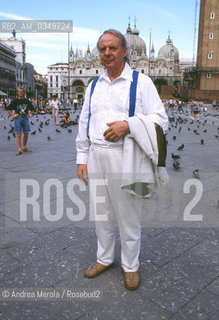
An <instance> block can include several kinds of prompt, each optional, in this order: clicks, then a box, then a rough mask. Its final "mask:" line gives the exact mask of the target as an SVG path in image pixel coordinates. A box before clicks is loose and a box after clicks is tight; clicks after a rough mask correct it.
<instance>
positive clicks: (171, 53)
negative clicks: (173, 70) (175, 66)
mask: <svg viewBox="0 0 219 320" xmlns="http://www.w3.org/2000/svg"><path fill="white" fill-rule="evenodd" d="M158 58H159V59H171V58H173V59H174V60H179V51H178V49H177V48H176V47H174V45H173V42H172V40H171V39H170V36H168V39H167V41H166V44H165V45H164V46H163V47H161V48H160V50H159V52H158Z"/></svg>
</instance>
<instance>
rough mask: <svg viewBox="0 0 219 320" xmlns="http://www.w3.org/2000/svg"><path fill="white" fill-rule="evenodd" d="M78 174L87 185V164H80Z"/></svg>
mask: <svg viewBox="0 0 219 320" xmlns="http://www.w3.org/2000/svg"><path fill="white" fill-rule="evenodd" d="M77 176H78V178H79V179H80V180H81V182H83V183H84V184H85V185H86V186H87V185H88V180H87V179H88V174H87V165H86V164H78V167H77Z"/></svg>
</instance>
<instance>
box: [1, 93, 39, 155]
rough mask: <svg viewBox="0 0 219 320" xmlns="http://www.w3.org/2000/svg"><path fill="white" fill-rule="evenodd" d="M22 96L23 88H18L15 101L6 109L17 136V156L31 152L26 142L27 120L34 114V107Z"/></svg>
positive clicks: (28, 129)
mask: <svg viewBox="0 0 219 320" xmlns="http://www.w3.org/2000/svg"><path fill="white" fill-rule="evenodd" d="M24 95H25V90H24V89H23V88H18V89H17V99H15V100H14V101H12V102H11V103H10V104H9V105H8V106H7V107H6V110H7V111H8V113H9V114H10V115H11V116H12V117H13V118H14V131H15V133H16V134H17V146H18V151H17V152H16V155H17V156H19V155H21V154H22V152H31V150H30V149H28V148H27V141H28V134H29V132H30V124H29V118H30V117H31V116H32V115H33V113H34V106H33V105H32V103H31V102H30V101H29V100H28V99H26V98H24ZM13 111H14V112H13ZM22 133H23V134H24V137H23V147H22V145H21V135H22Z"/></svg>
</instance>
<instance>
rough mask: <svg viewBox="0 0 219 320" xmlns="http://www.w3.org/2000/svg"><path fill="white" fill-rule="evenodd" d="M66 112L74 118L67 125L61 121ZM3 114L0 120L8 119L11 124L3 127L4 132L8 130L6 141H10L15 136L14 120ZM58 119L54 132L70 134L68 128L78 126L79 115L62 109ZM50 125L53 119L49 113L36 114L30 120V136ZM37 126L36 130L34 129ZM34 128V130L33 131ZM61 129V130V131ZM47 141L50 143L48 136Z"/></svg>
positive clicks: (65, 108) (69, 109) (67, 109)
mask: <svg viewBox="0 0 219 320" xmlns="http://www.w3.org/2000/svg"><path fill="white" fill-rule="evenodd" d="M66 112H68V113H70V114H71V117H74V120H70V121H69V122H68V123H65V122H64V121H63V116H64V115H65V114H66ZM4 113H5V114H1V118H3V119H7V118H8V119H9V120H10V122H11V123H9V127H8V126H6V125H4V127H3V128H4V130H8V135H7V140H11V138H15V137H16V134H15V132H14V124H13V121H14V119H12V118H11V116H10V115H7V113H6V111H5V112H4ZM59 118H60V125H59V127H58V128H56V132H58V133H60V132H61V131H62V129H67V131H68V132H69V133H71V132H72V129H71V128H70V126H75V125H77V124H78V119H79V113H78V112H77V110H76V109H74V110H71V108H69V107H63V108H62V109H61V110H60V111H59ZM50 124H52V125H53V126H54V124H53V119H52V113H51V111H48V112H47V113H46V114H44V115H43V114H36V115H35V116H34V117H33V118H32V120H30V125H31V129H32V128H33V127H34V130H32V131H31V132H30V134H31V135H33V136H34V135H36V134H37V133H42V132H43V129H44V128H45V127H47V126H49V125H50ZM36 126H37V128H36ZM35 128H36V129H35ZM61 128H62V129H61ZM47 140H48V141H50V140H52V139H51V137H50V136H49V135H47Z"/></svg>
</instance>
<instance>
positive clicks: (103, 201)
mask: <svg viewBox="0 0 219 320" xmlns="http://www.w3.org/2000/svg"><path fill="white" fill-rule="evenodd" d="M122 150H123V148H122V147H107V146H101V145H96V144H91V146H90V150H89V160H88V174H89V185H90V192H91V203H90V210H91V211H93V212H95V214H96V219H95V222H96V235H97V261H98V262H99V263H101V264H103V265H106V266H107V265H110V264H111V263H112V262H113V261H114V252H115V240H116V239H115V225H116V223H118V225H119V232H120V239H121V265H122V268H123V270H124V271H125V272H134V271H137V270H138V267H139V253H140V241H141V224H140V215H141V205H142V201H141V199H139V198H136V197H135V196H134V195H131V194H127V193H125V192H124V191H123V190H122V189H121V187H120V184H121V172H122ZM92 181H96V182H95V184H93V182H92ZM98 181H100V183H99V187H98ZM94 187H95V190H94ZM98 199H99V200H100V201H99V200H98Z"/></svg>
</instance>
